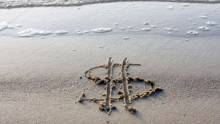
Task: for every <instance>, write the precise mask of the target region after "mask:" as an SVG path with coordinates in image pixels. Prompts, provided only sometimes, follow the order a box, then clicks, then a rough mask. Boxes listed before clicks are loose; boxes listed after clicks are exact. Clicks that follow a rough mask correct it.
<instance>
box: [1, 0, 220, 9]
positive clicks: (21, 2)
mask: <svg viewBox="0 0 220 124" xmlns="http://www.w3.org/2000/svg"><path fill="white" fill-rule="evenodd" d="M123 1H161V2H189V3H220V0H0V8H18V7H40V6H81V5H86V4H95V3H107V2H123Z"/></svg>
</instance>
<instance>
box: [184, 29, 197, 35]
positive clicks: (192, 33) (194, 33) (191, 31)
mask: <svg viewBox="0 0 220 124" xmlns="http://www.w3.org/2000/svg"><path fill="white" fill-rule="evenodd" d="M186 33H187V34H189V35H199V32H198V31H196V30H188V31H187V32H186Z"/></svg>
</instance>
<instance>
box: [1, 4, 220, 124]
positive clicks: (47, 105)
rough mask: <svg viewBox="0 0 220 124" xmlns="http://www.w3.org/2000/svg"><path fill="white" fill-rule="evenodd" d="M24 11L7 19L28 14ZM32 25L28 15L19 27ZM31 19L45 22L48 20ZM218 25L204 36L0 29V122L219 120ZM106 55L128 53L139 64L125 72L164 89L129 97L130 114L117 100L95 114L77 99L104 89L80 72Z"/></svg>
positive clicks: (171, 123) (118, 57)
mask: <svg viewBox="0 0 220 124" xmlns="http://www.w3.org/2000/svg"><path fill="white" fill-rule="evenodd" d="M49 9H50V8H48V10H49ZM60 9H62V8H60ZM27 13H28V12H27ZM35 14H36V13H35ZM38 14H39V13H38ZM27 15H29V14H27ZM30 15H31V14H30ZM30 15H29V16H26V17H21V18H18V19H17V21H14V22H19V21H21V22H22V20H24V19H25V18H27V20H28V17H30ZM40 15H41V14H40ZM40 17H42V16H40ZM11 18H12V16H11V17H10V16H9V17H7V18H6V19H11ZM15 20H16V19H15ZM27 20H26V21H27ZM48 20H49V21H50V19H48ZM105 20H106V19H105ZM32 21H33V20H32ZM38 21H40V19H39V20H35V22H38ZM99 21H100V20H99ZM217 21H218V20H217ZM141 22H143V21H141ZM31 23H34V22H31V21H27V25H25V26H24V27H28V25H29V24H31ZM103 23H104V22H103ZM119 23H120V22H119ZM130 23H131V24H132V25H133V24H134V25H135V24H136V22H130ZM165 23H166V22H165ZM34 24H35V23H34ZM187 24H188V23H187ZM38 25H42V27H47V26H48V25H49V23H41V24H39V23H38ZM50 26H51V25H50ZM60 26H61V27H62V24H61V25H60ZM36 27H37V26H36ZM48 27H49V26H48ZM64 27H65V26H64ZM66 27H68V26H66ZM96 27H98V26H97V25H96ZM64 29H70V28H64ZM181 29H182V28H181ZM217 29H218V27H216V30H214V31H215V32H214V33H211V34H212V35H211V36H210V35H207V34H204V35H203V34H200V35H199V36H189V37H188V36H186V34H184V36H182V35H181V36H179V35H175V33H174V35H164V34H161V33H149V34H145V33H137V32H135V33H132V32H125V33H121V32H120V33H114V32H110V33H105V34H93V35H65V36H39V37H38V36H37V37H28V38H27V37H16V36H13V33H10V32H9V33H8V32H7V31H5V32H1V33H2V34H1V36H0V39H1V40H0V110H1V111H0V123H1V124H15V123H16V124H39V123H41V124H60V123H65V124H72V123H79V124H87V123H97V124H103V123H110V124H120V123H127V124H133V123H136V124H146V123H150V124H151V123H152V124H154V123H157V124H185V123H193V124H207V123H209V124H218V123H219V121H220V118H219V116H220V95H219V92H220V77H219V75H220V58H219V53H220V42H219V38H220V37H219V36H218V35H217V34H218V30H217ZM4 33H5V34H7V35H5V36H4ZM8 35H9V36H8ZM125 37H128V39H126V38H125ZM108 57H112V58H113V59H114V61H115V62H122V60H123V59H124V58H125V57H127V58H128V59H129V61H130V62H132V63H140V64H142V66H141V67H137V68H133V69H131V74H132V75H135V76H140V77H143V78H145V79H149V80H153V81H155V84H156V86H159V87H161V88H163V89H164V92H163V93H161V94H159V95H157V96H152V97H149V98H147V99H143V100H138V101H135V102H134V104H133V105H134V106H135V107H136V109H137V110H138V113H137V114H136V115H132V114H130V113H128V112H126V110H125V109H124V107H123V103H122V102H118V103H116V104H115V105H116V106H117V107H118V111H116V112H113V113H112V114H111V115H110V116H109V115H107V114H106V113H103V112H100V111H99V109H98V105H97V104H94V103H89V102H85V103H84V104H79V103H76V101H77V100H78V97H79V96H80V95H81V93H82V91H85V93H86V94H87V95H88V96H89V97H92V96H96V97H98V96H100V95H101V94H102V93H104V92H105V90H103V88H101V87H99V86H97V85H95V84H94V83H93V82H90V81H88V80H86V79H85V78H83V79H80V77H81V76H83V73H84V72H85V71H86V70H87V69H89V68H90V67H94V66H96V65H100V64H106V63H107V61H108Z"/></svg>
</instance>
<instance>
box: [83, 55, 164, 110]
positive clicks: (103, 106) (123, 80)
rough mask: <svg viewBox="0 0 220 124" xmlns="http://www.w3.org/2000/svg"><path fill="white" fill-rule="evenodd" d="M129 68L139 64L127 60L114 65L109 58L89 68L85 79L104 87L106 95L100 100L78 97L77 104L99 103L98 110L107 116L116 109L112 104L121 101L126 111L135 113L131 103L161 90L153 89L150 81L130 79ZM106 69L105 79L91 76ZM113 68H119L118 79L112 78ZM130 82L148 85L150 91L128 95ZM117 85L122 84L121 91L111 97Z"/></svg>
mask: <svg viewBox="0 0 220 124" xmlns="http://www.w3.org/2000/svg"><path fill="white" fill-rule="evenodd" d="M130 66H141V65H140V64H132V63H129V62H128V60H127V58H125V59H124V60H123V62H122V63H121V64H120V63H114V62H113V60H112V58H111V57H110V58H109V60H108V63H107V64H104V65H99V66H95V67H93V68H90V69H89V70H87V71H86V72H85V77H86V78H87V79H88V80H91V81H93V82H95V83H96V84H97V85H105V87H106V93H105V94H103V95H102V96H101V97H100V98H86V96H85V94H84V93H83V95H82V96H81V97H80V99H79V102H80V103H82V102H83V101H90V102H95V103H99V109H100V110H101V111H103V112H106V113H108V114H111V112H112V111H113V110H115V109H117V108H116V106H113V105H112V103H113V102H117V101H123V103H124V105H125V108H126V110H128V111H129V112H130V113H133V114H134V113H136V112H137V110H136V109H135V108H134V107H133V106H132V101H134V100H137V99H141V98H144V97H148V96H150V95H152V94H155V93H159V92H161V91H162V89H161V88H158V87H155V85H154V84H155V83H154V82H153V81H150V80H145V79H143V78H140V77H130V75H129V74H128V69H129V67H130ZM100 68H103V69H106V70H107V76H106V77H105V78H101V77H98V76H94V75H92V72H93V71H94V70H97V69H100ZM115 68H120V71H121V75H120V77H119V78H116V79H115V78H113V73H114V69H115ZM131 82H143V83H144V84H146V85H150V89H146V88H145V89H144V90H143V91H141V92H137V93H134V94H132V93H130V91H129V90H132V86H131V85H128V84H129V83H131ZM117 84H122V86H123V91H118V93H117V95H114V96H113V95H112V92H113V91H114V90H115V89H117V87H116V86H117Z"/></svg>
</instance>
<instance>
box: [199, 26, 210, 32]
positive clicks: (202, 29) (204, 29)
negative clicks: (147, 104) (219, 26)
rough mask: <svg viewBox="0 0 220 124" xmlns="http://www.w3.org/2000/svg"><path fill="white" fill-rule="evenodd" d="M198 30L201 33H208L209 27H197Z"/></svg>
mask: <svg viewBox="0 0 220 124" xmlns="http://www.w3.org/2000/svg"><path fill="white" fill-rule="evenodd" d="M198 29H199V30H201V31H210V29H209V27H207V26H199V27H198Z"/></svg>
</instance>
